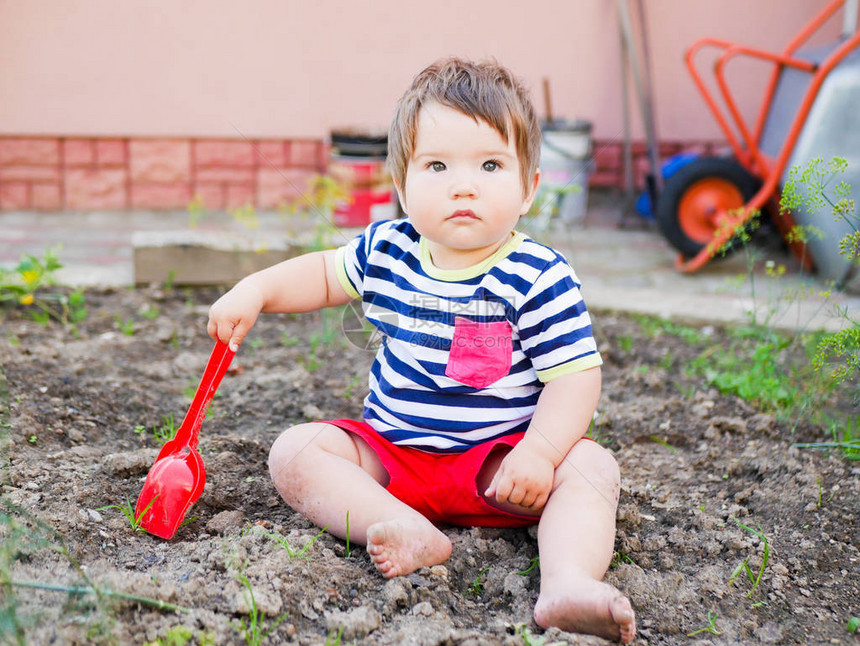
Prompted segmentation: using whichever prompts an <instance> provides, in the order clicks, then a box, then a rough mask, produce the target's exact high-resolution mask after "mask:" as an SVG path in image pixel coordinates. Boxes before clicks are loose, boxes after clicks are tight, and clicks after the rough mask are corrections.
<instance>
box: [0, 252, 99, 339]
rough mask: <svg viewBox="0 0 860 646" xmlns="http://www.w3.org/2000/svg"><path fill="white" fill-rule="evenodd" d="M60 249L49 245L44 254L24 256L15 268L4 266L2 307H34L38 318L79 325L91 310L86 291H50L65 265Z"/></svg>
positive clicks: (0, 272) (0, 292)
mask: <svg viewBox="0 0 860 646" xmlns="http://www.w3.org/2000/svg"><path fill="white" fill-rule="evenodd" d="M58 249H59V248H54V249H48V250H46V251H45V254H44V256H43V257H42V258H39V257H37V256H33V255H29V254H28V255H25V256H22V258H21V260H20V261H19V262H18V264H17V265H16V266H15V267H14V268H12V269H5V268H2V267H0V307H2V306H20V307H24V308H27V309H29V310H30V316H31V317H32V318H33V320H34V321H37V322H38V323H41V324H42V325H47V324H48V323H49V322H50V321H51V320H54V321H57V322H59V323H60V324H62V325H68V326H70V327H71V329H72V331H76V327H75V325H76V324H77V323H80V322H81V321H83V320H84V319H85V318H86V317H87V314H88V311H87V307H86V299H85V297H84V294H83V292H82V291H80V290H77V291H73V292H71V293H70V294H64V293H57V292H51V291H48V290H49V288H50V287H51V286H53V285H55V284H56V277H55V274H56V272H57V270H58V269H62V267H63V265H62V264H61V263H60V261H59V258H58V255H57V254H58Z"/></svg>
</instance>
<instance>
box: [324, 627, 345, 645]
mask: <svg viewBox="0 0 860 646" xmlns="http://www.w3.org/2000/svg"><path fill="white" fill-rule="evenodd" d="M342 636H343V626H340V627H339V628H338V629H337V631H334V630H332V631H331V632H330V633H329V634H328V636H327V637H326V638H325V646H340V639H341V637H342Z"/></svg>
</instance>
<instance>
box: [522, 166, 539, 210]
mask: <svg viewBox="0 0 860 646" xmlns="http://www.w3.org/2000/svg"><path fill="white" fill-rule="evenodd" d="M538 186H540V168H538V169H537V170H536V171H535V176H534V179H533V180H532V184H531V188H530V190H529V192H528V194H527V195H526V197H525V199H524V200H523V208H522V212H521V213H520V215H525V214H526V213H528V212H529V209H530V208H531V207H532V202H534V201H535V196H536V195H537V190H538Z"/></svg>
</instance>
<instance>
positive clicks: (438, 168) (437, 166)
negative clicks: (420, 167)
mask: <svg viewBox="0 0 860 646" xmlns="http://www.w3.org/2000/svg"><path fill="white" fill-rule="evenodd" d="M427 168H429V169H430V170H432V171H433V172H435V173H441V172H442V171H443V170H445V164H443V163H442V162H440V161H433V162H430V163H429V164H427Z"/></svg>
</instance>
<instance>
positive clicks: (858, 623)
mask: <svg viewBox="0 0 860 646" xmlns="http://www.w3.org/2000/svg"><path fill="white" fill-rule="evenodd" d="M845 629H846V630H847V631H848V632H849V633H856V632H857V630H858V629H860V617H851V619H849V620H848V624H847V625H846V626H845Z"/></svg>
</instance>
